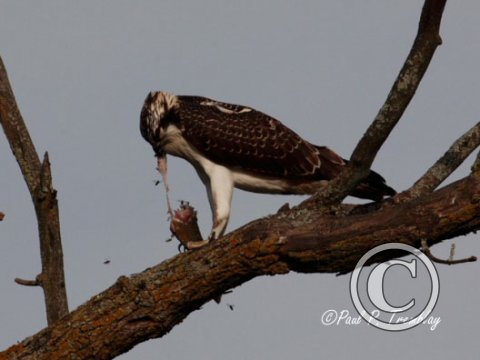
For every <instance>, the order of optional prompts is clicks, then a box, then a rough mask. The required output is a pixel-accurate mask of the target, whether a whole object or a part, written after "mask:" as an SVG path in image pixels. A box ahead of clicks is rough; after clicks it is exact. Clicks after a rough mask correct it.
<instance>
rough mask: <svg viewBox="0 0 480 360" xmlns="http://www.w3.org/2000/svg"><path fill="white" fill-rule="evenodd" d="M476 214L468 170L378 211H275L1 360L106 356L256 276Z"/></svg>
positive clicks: (411, 236)
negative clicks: (444, 184)
mask: <svg viewBox="0 0 480 360" xmlns="http://www.w3.org/2000/svg"><path fill="white" fill-rule="evenodd" d="M345 209H347V207H345ZM479 215H480V179H479V177H477V176H475V175H471V176H469V177H466V178H464V179H462V180H460V181H457V182H455V183H453V184H451V185H449V186H447V187H445V188H443V189H441V190H438V191H436V192H434V193H431V194H427V195H425V196H423V197H421V198H418V199H415V200H412V201H408V202H403V203H400V204H391V203H386V204H384V206H382V207H380V208H378V209H371V208H370V209H367V211H366V207H365V206H362V205H360V206H352V207H348V210H346V213H344V214H342V215H338V214H328V215H325V214H322V212H312V211H306V212H305V211H304V212H302V211H301V210H298V209H293V210H288V211H282V212H279V213H278V214H276V215H274V216H271V217H268V218H265V219H260V220H257V221H254V222H252V223H250V224H248V225H246V226H244V227H242V228H240V229H238V230H237V231H235V232H233V233H232V234H230V235H228V236H226V237H224V238H222V239H220V240H218V241H215V242H213V243H211V244H210V245H208V246H206V247H204V248H201V249H199V250H196V251H192V252H187V253H182V254H179V255H177V256H175V257H174V258H172V259H170V260H167V261H165V262H163V263H161V264H159V265H157V266H154V267H152V268H150V269H147V270H145V271H144V272H142V273H139V274H134V275H132V276H129V277H126V276H123V277H121V278H119V279H118V281H117V282H116V283H115V284H114V285H113V286H111V287H110V288H109V289H107V290H105V291H104V292H102V293H101V294H98V295H96V296H94V297H93V298H92V299H90V300H89V301H88V302H87V303H85V304H84V305H82V306H81V307H79V308H78V309H77V310H75V311H73V312H72V313H71V314H69V315H68V316H67V317H65V318H63V319H61V320H60V321H58V322H57V323H55V324H54V325H53V326H50V327H49V328H46V329H45V330H43V331H41V332H40V333H38V334H36V335H35V336H33V337H31V338H28V339H26V340H24V341H23V342H21V343H19V344H17V345H14V346H12V347H11V348H9V349H8V350H6V351H5V352H3V353H0V359H50V360H54V359H64V358H75V359H92V358H94V359H111V358H114V357H115V356H117V355H119V354H121V353H124V352H126V351H128V350H129V349H131V348H132V347H133V346H135V345H136V344H138V343H140V342H142V341H145V340H147V339H151V338H158V337H161V336H163V335H165V334H166V333H168V332H169V331H170V330H171V329H172V327H173V326H175V325H176V324H178V323H180V322H181V321H182V320H183V319H185V317H186V316H187V315H188V314H190V313H191V312H193V311H195V310H197V309H199V308H200V307H201V306H202V305H203V304H205V303H206V302H208V301H210V300H211V299H213V298H215V297H216V296H217V295H219V294H221V293H223V292H225V291H226V290H228V289H231V288H234V287H236V286H239V285H240V284H242V283H244V282H246V281H248V280H250V279H252V278H254V277H257V276H262V275H277V274H286V273H288V272H289V271H297V272H307V273H310V272H341V273H345V272H348V271H351V270H353V268H354V266H355V264H356V262H357V261H358V260H359V259H360V257H361V256H362V255H363V254H365V252H366V251H368V250H369V249H371V248H373V247H375V246H377V245H380V244H383V243H388V242H401V243H405V244H409V245H412V246H416V247H419V246H420V242H421V240H422V239H426V240H427V242H428V243H429V244H430V245H432V244H435V243H438V242H440V241H442V240H444V239H448V238H452V237H455V236H459V235H463V234H466V233H469V232H471V231H475V230H478V229H479V228H480V216H479ZM392 255H394V254H392ZM382 260H383V259H382Z"/></svg>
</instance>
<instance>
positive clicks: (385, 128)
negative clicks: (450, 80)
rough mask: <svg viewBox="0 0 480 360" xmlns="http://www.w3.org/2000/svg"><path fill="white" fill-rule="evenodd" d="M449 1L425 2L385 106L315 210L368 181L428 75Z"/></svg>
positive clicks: (313, 199)
mask: <svg viewBox="0 0 480 360" xmlns="http://www.w3.org/2000/svg"><path fill="white" fill-rule="evenodd" d="M445 3H446V0H426V1H425V4H424V6H423V9H422V14H421V16H420V22H419V26H418V32H417V36H416V38H415V41H414V42H413V45H412V48H411V50H410V53H409V54H408V56H407V59H406V60H405V63H404V65H403V67H402V69H401V70H400V73H399V74H398V76H397V79H396V80H395V82H394V84H393V87H392V89H391V90H390V93H389V94H388V96H387V99H386V100H385V103H384V104H383V106H382V107H381V108H380V111H379V112H378V114H377V116H376V117H375V119H374V120H373V122H372V124H371V125H370V126H369V128H368V129H367V131H366V132H365V134H364V135H363V137H362V138H361V139H360V141H359V142H358V144H357V146H356V147H355V149H354V151H353V153H352V156H351V157H350V162H349V165H348V166H347V168H346V170H345V172H344V173H343V174H342V175H341V176H338V177H337V178H336V179H334V180H332V181H330V182H329V184H328V186H327V187H326V189H324V190H323V189H322V192H321V193H318V194H316V195H315V196H314V197H313V198H312V199H311V200H309V202H312V201H313V202H315V204H316V206H317V207H318V206H319V205H321V204H322V205H330V204H335V203H339V202H341V201H342V200H343V199H345V197H346V196H347V195H348V193H349V192H350V191H351V190H352V189H353V188H354V187H355V186H356V185H357V184H358V183H359V182H360V181H361V180H362V179H363V178H364V177H365V176H367V175H368V171H369V169H370V167H371V166H372V163H373V161H374V160H375V157H376V155H377V153H378V151H379V150H380V148H381V146H382V145H383V143H384V142H385V141H386V139H387V138H388V136H389V135H390V133H391V131H392V130H393V128H394V127H395V125H396V124H397V123H398V121H399V120H400V118H401V117H402V115H403V113H404V111H405V109H406V108H407V106H408V104H409V103H410V101H411V100H412V98H413V96H414V95H415V92H416V91H417V88H418V86H419V85H420V81H421V80H422V78H423V76H424V75H425V72H426V71H427V68H428V65H429V64H430V60H431V59H432V57H433V54H434V53H435V50H436V49H437V47H438V46H439V45H440V44H441V43H442V40H441V38H440V22H441V20H442V14H443V9H444V7H445Z"/></svg>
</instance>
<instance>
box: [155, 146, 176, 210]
mask: <svg viewBox="0 0 480 360" xmlns="http://www.w3.org/2000/svg"><path fill="white" fill-rule="evenodd" d="M157 170H158V172H159V173H160V175H161V176H162V180H163V186H164V187H165V193H166V196H167V207H168V213H169V214H170V218H172V219H173V208H172V204H171V203H170V196H169V194H168V193H169V191H170V186H169V184H168V176H167V154H165V153H164V154H162V155H160V156H158V157H157Z"/></svg>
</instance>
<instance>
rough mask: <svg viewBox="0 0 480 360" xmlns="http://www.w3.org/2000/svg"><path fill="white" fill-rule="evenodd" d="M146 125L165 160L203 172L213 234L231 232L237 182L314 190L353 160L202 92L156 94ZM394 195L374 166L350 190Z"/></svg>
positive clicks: (269, 189) (261, 189)
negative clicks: (174, 158) (173, 158)
mask: <svg viewBox="0 0 480 360" xmlns="http://www.w3.org/2000/svg"><path fill="white" fill-rule="evenodd" d="M140 131H141V133H142V136H143V138H144V139H145V140H146V141H148V142H149V143H150V145H151V146H152V148H153V150H154V152H155V155H156V156H157V158H158V159H159V164H160V161H161V160H163V161H165V157H166V154H170V155H173V156H178V157H181V158H183V159H185V160H187V161H188V162H189V163H190V164H192V165H193V167H194V168H195V170H196V171H197V173H198V175H199V177H200V179H201V180H202V182H203V183H204V184H205V186H206V188H207V194H208V199H209V202H210V207H211V209H212V216H213V226H212V232H211V234H210V236H209V238H208V240H211V239H217V238H218V237H220V236H222V234H223V233H224V231H225V228H226V226H227V223H228V219H229V216H230V203H231V200H232V193H233V188H234V187H237V188H239V189H242V190H246V191H252V192H257V193H269V194H314V193H315V192H317V191H318V190H319V189H320V188H321V186H323V185H324V184H325V181H328V180H330V179H332V178H334V177H335V176H337V175H338V174H340V172H341V171H342V169H343V167H344V166H345V165H346V163H347V160H344V159H342V158H341V157H340V156H339V155H337V154H336V153H335V152H333V151H332V150H330V149H329V148H327V147H325V146H317V145H313V144H311V143H310V142H308V141H306V140H304V139H303V138H301V137H300V136H299V135H297V134H296V133H295V132H294V131H292V130H290V129H289V128H287V127H286V126H285V125H283V124H282V123H281V122H280V121H278V120H276V119H274V118H272V117H270V116H268V115H266V114H264V113H262V112H260V111H257V110H255V109H252V108H250V107H246V106H241V105H234V104H227V103H223V102H220V101H216V100H212V99H208V98H205V97H200V96H180V95H178V96H177V95H173V94H170V93H168V92H163V91H159V92H151V93H149V94H148V96H147V98H146V99H145V103H144V105H143V108H142V111H141V115H140ZM394 194H395V190H393V189H392V188H391V187H389V186H388V185H387V184H386V183H385V180H384V179H383V177H381V176H380V175H379V174H377V173H376V172H374V171H370V174H369V175H368V177H367V178H366V179H365V180H363V182H361V183H360V184H359V185H358V186H357V187H356V188H355V189H353V191H352V192H351V194H350V195H352V196H355V197H359V198H364V199H370V200H374V201H380V200H382V199H383V197H384V196H392V195H394ZM208 240H205V241H203V242H201V243H202V244H199V245H198V246H201V245H204V244H206V243H207V242H208Z"/></svg>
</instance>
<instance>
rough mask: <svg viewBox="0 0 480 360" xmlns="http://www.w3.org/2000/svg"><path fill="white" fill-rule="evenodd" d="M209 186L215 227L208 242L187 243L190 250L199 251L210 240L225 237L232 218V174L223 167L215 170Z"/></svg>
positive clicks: (207, 184)
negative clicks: (224, 234) (229, 220)
mask: <svg viewBox="0 0 480 360" xmlns="http://www.w3.org/2000/svg"><path fill="white" fill-rule="evenodd" d="M209 175H210V179H209V181H208V182H206V183H205V185H206V186H207V194H208V200H209V202H210V207H211V208H212V217H213V226H212V231H211V233H210V236H209V237H208V239H207V240H203V241H194V242H189V243H187V248H188V249H197V248H199V247H202V246H205V245H206V244H208V243H209V241H210V240H215V239H218V238H219V237H221V236H222V235H223V233H224V232H225V229H226V227H227V224H228V219H229V218H230V204H231V202H232V194H233V181H232V176H231V173H230V171H229V170H228V169H226V168H224V167H223V166H218V167H216V168H214V169H213V170H212V172H211V174H209Z"/></svg>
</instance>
